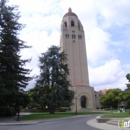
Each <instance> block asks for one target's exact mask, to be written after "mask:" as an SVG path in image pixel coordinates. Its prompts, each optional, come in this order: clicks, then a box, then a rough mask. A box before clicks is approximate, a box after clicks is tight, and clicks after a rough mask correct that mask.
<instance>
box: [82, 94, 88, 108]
mask: <svg viewBox="0 0 130 130" xmlns="http://www.w3.org/2000/svg"><path fill="white" fill-rule="evenodd" d="M86 106H87V104H86V97H85V96H82V97H81V107H82V108H86Z"/></svg>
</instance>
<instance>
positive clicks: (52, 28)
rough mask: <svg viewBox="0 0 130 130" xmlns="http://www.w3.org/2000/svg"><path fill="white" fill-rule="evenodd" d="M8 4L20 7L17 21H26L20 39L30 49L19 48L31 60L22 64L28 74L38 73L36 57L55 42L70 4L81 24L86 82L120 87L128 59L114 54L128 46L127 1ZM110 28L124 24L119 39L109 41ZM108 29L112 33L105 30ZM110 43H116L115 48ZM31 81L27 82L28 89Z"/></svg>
mask: <svg viewBox="0 0 130 130" xmlns="http://www.w3.org/2000/svg"><path fill="white" fill-rule="evenodd" d="M10 3H11V4H18V5H19V6H20V7H19V10H20V12H21V16H22V17H21V18H20V20H19V21H20V22H21V23H23V24H26V27H25V29H23V30H22V31H21V33H20V38H21V39H22V40H24V41H26V42H27V45H31V46H32V48H31V49H25V50H23V51H22V52H21V55H22V57H23V58H25V59H26V58H30V57H32V62H31V63H30V64H27V65H26V67H27V68H33V71H32V72H31V75H34V74H38V73H39V68H38V56H39V55H40V54H41V53H42V52H45V51H46V50H47V48H48V47H50V46H51V45H59V42H60V24H61V20H62V17H63V15H64V14H65V13H66V12H67V10H68V8H69V7H71V8H72V11H73V12H75V13H76V14H77V15H78V18H79V19H80V21H81V22H82V24H83V26H84V30H85V36H86V48H87V54H88V61H89V66H90V67H89V74H90V83H91V84H92V85H93V86H94V87H95V89H103V88H112V87H119V88H123V87H124V85H125V82H126V80H125V75H126V73H127V71H129V69H128V68H129V64H130V62H129V60H128V61H127V63H124V62H123V60H122V59H121V58H120V57H118V59H117V58H116V56H115V53H117V54H116V55H118V53H120V52H121V53H123V52H124V51H125V52H126V50H124V49H123V47H126V49H128V48H129V49H130V42H129V40H130V39H129V26H128V25H130V17H129V15H130V8H129V7H130V0H114V1H110V0H105V1H104V0H98V1H97V0H80V1H75V0H71V1H70V0H26V1H20V0H10ZM114 27H117V28H116V29H118V27H126V29H125V28H124V30H123V31H122V30H120V31H121V33H120V34H119V36H118V37H119V38H120V37H121V36H122V39H121V40H119V39H118V37H117V39H116V40H114V41H113V39H112V36H113V35H115V32H114ZM111 28H112V29H113V32H109V31H108V30H109V29H111ZM124 43H126V44H124ZM112 45H116V48H117V49H118V51H116V50H114V49H113V47H112ZM127 54H128V53H127ZM99 63H100V64H99ZM93 66H94V67H93ZM33 84H34V81H31V82H30V83H29V86H28V88H31V87H33V86H34V85H33Z"/></svg>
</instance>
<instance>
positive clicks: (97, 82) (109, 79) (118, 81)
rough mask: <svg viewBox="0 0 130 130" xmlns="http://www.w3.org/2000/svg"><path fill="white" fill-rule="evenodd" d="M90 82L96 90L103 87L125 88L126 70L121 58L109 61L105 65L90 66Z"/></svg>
mask: <svg viewBox="0 0 130 130" xmlns="http://www.w3.org/2000/svg"><path fill="white" fill-rule="evenodd" d="M89 74H90V83H92V86H94V87H95V89H96V90H100V89H101V88H107V89H108V88H122V89H123V88H124V86H125V81H126V79H125V74H126V73H125V72H124V70H123V68H122V66H121V63H120V61H119V60H112V61H109V62H108V61H107V62H106V63H105V64H104V65H102V66H100V67H97V68H92V67H89Z"/></svg>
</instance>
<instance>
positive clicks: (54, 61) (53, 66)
mask: <svg viewBox="0 0 130 130" xmlns="http://www.w3.org/2000/svg"><path fill="white" fill-rule="evenodd" d="M39 61H40V76H39V78H38V80H37V89H38V87H39V90H40V91H39V92H40V93H39V95H40V96H39V97H40V101H42V105H47V106H48V107H49V109H50V114H54V108H55V107H61V106H66V105H68V106H70V104H71V102H72V99H73V97H74V92H73V91H72V90H70V89H69V87H70V86H71V85H70V82H69V81H68V75H69V70H68V65H67V63H66V61H67V57H66V54H64V52H60V48H59V47H57V46H52V47H50V48H49V49H48V51H47V52H45V53H42V55H41V57H39Z"/></svg>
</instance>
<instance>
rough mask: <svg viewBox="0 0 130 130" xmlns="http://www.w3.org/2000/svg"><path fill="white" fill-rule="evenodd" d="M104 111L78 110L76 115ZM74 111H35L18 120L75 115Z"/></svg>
mask: <svg viewBox="0 0 130 130" xmlns="http://www.w3.org/2000/svg"><path fill="white" fill-rule="evenodd" d="M105 113H106V112H78V114H77V115H90V114H105ZM75 115H76V114H75V112H55V114H49V113H47V112H37V113H32V114H30V115H26V116H23V117H21V118H20V120H23V121H24V120H38V119H50V118H60V117H70V116H75Z"/></svg>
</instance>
